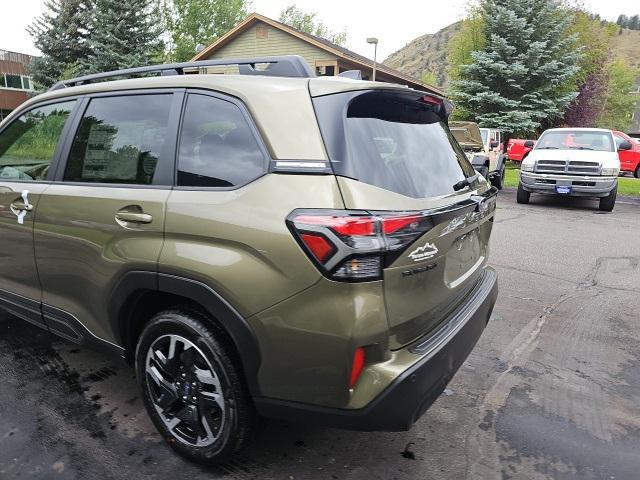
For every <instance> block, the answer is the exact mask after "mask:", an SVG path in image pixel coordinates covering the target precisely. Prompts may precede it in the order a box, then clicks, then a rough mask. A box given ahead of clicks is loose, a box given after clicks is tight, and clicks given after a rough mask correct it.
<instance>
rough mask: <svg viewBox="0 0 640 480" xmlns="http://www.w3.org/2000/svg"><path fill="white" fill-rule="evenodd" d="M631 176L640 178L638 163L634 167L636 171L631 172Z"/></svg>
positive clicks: (639, 165)
mask: <svg viewBox="0 0 640 480" xmlns="http://www.w3.org/2000/svg"><path fill="white" fill-rule="evenodd" d="M633 176H634V177H636V178H640V163H639V164H638V166H637V167H636V171H635V172H634V173H633Z"/></svg>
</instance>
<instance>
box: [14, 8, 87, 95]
mask: <svg viewBox="0 0 640 480" xmlns="http://www.w3.org/2000/svg"><path fill="white" fill-rule="evenodd" d="M45 6H46V11H45V12H44V13H43V14H42V15H41V16H39V17H37V18H36V19H35V20H34V21H33V23H32V24H31V25H30V26H29V27H27V31H28V32H29V34H30V35H31V37H32V38H33V42H34V44H35V46H36V47H38V49H39V50H40V51H41V52H42V56H40V57H36V58H34V59H33V61H32V62H31V64H30V66H29V70H30V74H31V76H32V77H33V80H34V82H35V84H36V87H37V88H46V87H50V86H51V85H52V84H54V83H55V82H57V81H58V80H60V79H62V78H69V77H72V76H74V75H75V74H76V73H77V72H78V70H79V65H80V62H82V61H83V60H84V59H86V57H87V55H88V54H89V48H88V44H87V30H86V25H87V23H88V19H89V13H90V12H91V10H92V8H93V0H48V1H47V2H46V3H45Z"/></svg>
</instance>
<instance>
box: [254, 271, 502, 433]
mask: <svg viewBox="0 0 640 480" xmlns="http://www.w3.org/2000/svg"><path fill="white" fill-rule="evenodd" d="M497 296H498V284H497V274H496V272H495V271H494V270H493V269H491V268H487V269H485V272H484V274H483V277H482V279H481V281H480V283H479V285H478V286H477V288H476V289H474V291H473V293H472V294H471V295H470V297H469V298H468V300H467V301H466V302H465V304H464V305H462V306H461V307H460V308H459V309H458V310H457V311H456V312H454V313H453V314H452V315H451V317H450V318H449V319H448V320H447V321H446V323H445V324H444V325H443V326H442V327H440V329H439V330H438V331H437V332H436V333H435V334H432V335H430V336H429V338H427V339H424V340H418V341H417V342H414V343H413V344H412V345H410V346H409V347H407V348H408V350H409V351H410V352H411V353H413V354H415V355H416V358H417V360H416V362H415V363H414V364H413V365H412V366H411V367H410V368H408V369H407V370H405V371H404V372H403V373H402V374H400V375H399V376H398V377H397V378H396V379H395V381H393V382H392V383H391V385H389V386H388V387H387V388H386V389H385V390H384V391H383V392H382V393H381V394H380V395H379V396H378V397H376V398H375V399H374V400H373V401H372V402H370V403H369V404H368V405H367V406H366V407H364V408H360V409H340V408H329V407H319V406H315V405H309V404H303V403H297V402H289V401H283V400H274V399H267V398H255V399H254V401H255V404H256V407H257V409H258V412H259V413H260V414H261V415H263V416H266V417H272V418H282V419H286V420H294V421H303V422H313V423H318V424H322V425H328V426H334V427H338V428H344V429H348V430H361V431H377V430H382V431H403V430H409V429H410V428H411V426H412V425H413V424H414V423H415V422H416V420H418V418H420V416H421V415H422V414H423V413H424V412H425V411H426V410H427V408H429V407H430V406H431V404H432V403H433V402H434V401H435V400H436V399H437V398H438V397H439V396H440V394H441V393H442V391H443V390H444V389H445V387H446V386H447V384H448V383H449V381H450V380H451V378H452V377H453V375H454V374H455V373H456V371H457V370H458V368H460V366H461V365H462V364H463V363H464V361H465V359H466V358H467V356H468V355H469V354H470V353H471V351H472V350H473V347H474V346H475V344H476V343H477V341H478V339H479V338H480V335H481V334H482V332H483V331H484V329H485V326H486V324H487V322H488V321H489V317H490V316H491V312H492V311H493V307H494V305H495V302H496V299H497Z"/></svg>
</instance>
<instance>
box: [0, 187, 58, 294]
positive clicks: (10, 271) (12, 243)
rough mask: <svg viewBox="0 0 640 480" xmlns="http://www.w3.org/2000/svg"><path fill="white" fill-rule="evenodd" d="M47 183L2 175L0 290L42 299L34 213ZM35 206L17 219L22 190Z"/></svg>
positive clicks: (0, 194) (0, 190)
mask: <svg viewBox="0 0 640 480" xmlns="http://www.w3.org/2000/svg"><path fill="white" fill-rule="evenodd" d="M47 187H48V184H47V183H37V182H28V183H27V182H6V181H3V180H2V179H0V272H1V274H0V290H4V291H8V292H11V293H13V294H16V295H20V296H23V297H25V298H28V299H30V300H33V301H37V302H39V301H40V299H41V296H42V290H41V288H40V281H39V279H38V273H37V270H36V264H35V258H34V255H33V251H34V250H33V249H34V247H33V226H34V218H35V213H36V211H37V209H38V205H39V204H40V198H41V195H42V193H43V192H44V191H45V190H46V189H47ZM25 191H26V192H28V194H27V199H28V200H29V203H30V204H31V205H32V206H33V208H34V209H33V210H32V211H30V212H26V213H25V215H24V217H23V219H22V223H19V221H18V215H17V214H16V213H18V214H19V213H20V212H15V208H14V209H13V210H12V208H11V206H12V204H14V203H23V197H22V194H23V192H25Z"/></svg>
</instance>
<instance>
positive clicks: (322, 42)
mask: <svg viewBox="0 0 640 480" xmlns="http://www.w3.org/2000/svg"><path fill="white" fill-rule="evenodd" d="M259 22H263V23H266V24H267V25H269V26H271V27H273V28H277V29H278V30H281V31H283V32H286V33H288V34H290V35H293V36H294V37H297V38H299V39H301V40H303V41H305V42H308V43H311V44H312V45H314V46H316V47H318V48H320V49H322V50H325V51H326V52H329V53H331V54H333V55H335V56H337V57H338V58H341V59H342V60H345V61H348V62H350V63H352V64H355V65H356V66H357V67H365V68H368V69H372V68H373V60H371V59H369V58H367V57H364V56H362V55H359V54H357V53H356V52H353V51H351V50H349V49H347V48H344V47H341V46H340V45H337V44H335V43H333V42H330V41H329V40H327V39H326V38H322V37H318V36H316V35H312V34H310V33H306V32H303V31H301V30H298V29H296V28H293V27H291V26H289V25H286V24H284V23H282V22H278V21H276V20H273V19H271V18H269V17H265V16H264V15H260V14H259V13H252V14H251V15H249V16H248V17H247V18H245V19H244V20H243V21H242V22H240V23H239V24H238V25H236V26H235V27H233V28H232V29H231V30H229V31H228V32H227V33H225V34H224V35H222V36H221V37H220V38H219V39H218V40H216V41H215V42H213V43H212V44H211V45H209V46H208V47H207V48H205V49H204V50H202V51H201V52H199V53H198V54H197V55H196V56H195V57H193V59H192V60H194V61H197V60H204V59H206V58H208V57H209V55H211V54H212V53H213V52H214V51H216V50H217V49H219V48H221V47H223V46H224V45H226V44H228V43H229V42H231V41H233V40H234V39H235V38H236V37H237V36H238V35H239V34H241V33H242V32H244V31H245V30H247V29H248V28H250V27H251V26H253V25H254V24H256V23H259ZM376 71H378V72H381V73H383V74H385V75H388V76H391V77H395V78H397V79H398V82H399V83H404V84H408V85H409V86H411V87H414V88H416V87H417V88H419V89H421V90H428V91H431V92H434V93H437V94H440V95H442V94H444V92H442V90H440V89H439V88H438V87H435V86H432V85H427V84H426V83H423V82H421V81H420V80H417V79H415V78H413V77H411V76H409V75H405V74H404V73H402V72H399V71H398V70H395V69H393V68H390V67H387V66H386V65H384V64H382V63H378V62H376Z"/></svg>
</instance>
